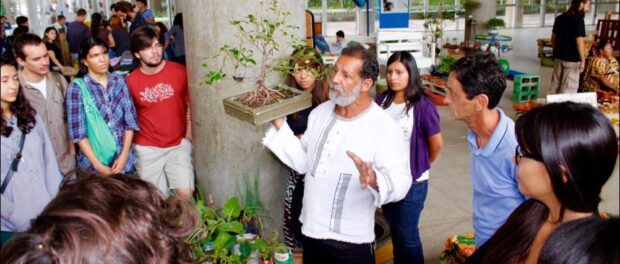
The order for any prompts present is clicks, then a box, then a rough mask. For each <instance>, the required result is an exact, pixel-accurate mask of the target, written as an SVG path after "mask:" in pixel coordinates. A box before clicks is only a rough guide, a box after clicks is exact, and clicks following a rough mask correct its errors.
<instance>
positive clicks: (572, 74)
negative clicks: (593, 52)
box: [548, 59, 580, 94]
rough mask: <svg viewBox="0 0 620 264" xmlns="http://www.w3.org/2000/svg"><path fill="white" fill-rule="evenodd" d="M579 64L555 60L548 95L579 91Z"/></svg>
mask: <svg viewBox="0 0 620 264" xmlns="http://www.w3.org/2000/svg"><path fill="white" fill-rule="evenodd" d="M579 63H580V62H571V61H563V60H560V59H555V60H554V61H553V75H551V88H550V89H549V93H548V94H557V93H560V94H564V93H576V92H577V90H578V89H579Z"/></svg>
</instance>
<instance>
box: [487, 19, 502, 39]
mask: <svg viewBox="0 0 620 264" xmlns="http://www.w3.org/2000/svg"><path fill="white" fill-rule="evenodd" d="M505 26H506V22H504V20H503V19H501V18H491V19H489V20H488V21H487V27H489V35H491V36H497V34H499V31H498V30H497V28H500V27H505Z"/></svg>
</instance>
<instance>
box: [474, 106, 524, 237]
mask: <svg viewBox="0 0 620 264" xmlns="http://www.w3.org/2000/svg"><path fill="white" fill-rule="evenodd" d="M497 111H498V113H499V115H500V118H499V124H498V125H497V127H496V128H495V131H493V135H491V138H490V139H489V142H488V143H487V144H486V145H485V146H484V147H483V148H478V145H477V144H476V135H475V134H474V133H473V132H472V131H471V130H470V131H469V132H468V134H467V140H468V141H469V148H470V149H471V151H472V155H471V182H472V186H473V189H474V194H473V199H472V203H473V209H474V219H473V224H474V231H475V233H476V246H477V247H480V246H482V244H484V243H485V242H486V241H487V240H488V239H489V238H490V237H491V236H492V235H493V233H495V231H496V230H497V229H498V228H499V227H500V226H501V225H502V224H504V222H505V221H506V218H508V216H509V215H510V213H512V211H513V210H514V209H515V208H517V206H519V205H520V204H521V203H522V202H523V201H525V197H524V196H523V195H522V194H521V193H520V192H519V188H518V186H517V178H516V174H515V171H516V165H515V164H514V163H513V162H512V158H513V157H514V154H515V148H516V146H517V140H516V137H515V127H514V126H515V124H514V122H513V121H512V120H511V119H510V118H508V117H507V116H506V114H504V111H502V110H501V109H499V108H497Z"/></svg>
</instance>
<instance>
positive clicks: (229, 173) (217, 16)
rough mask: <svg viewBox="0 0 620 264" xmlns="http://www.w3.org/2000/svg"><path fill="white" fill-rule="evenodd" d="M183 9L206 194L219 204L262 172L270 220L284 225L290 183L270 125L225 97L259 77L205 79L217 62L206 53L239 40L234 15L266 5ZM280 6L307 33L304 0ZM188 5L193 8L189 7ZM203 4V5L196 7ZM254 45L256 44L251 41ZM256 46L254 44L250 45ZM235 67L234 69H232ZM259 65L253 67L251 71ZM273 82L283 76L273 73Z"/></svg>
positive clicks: (193, 2)
mask: <svg viewBox="0 0 620 264" xmlns="http://www.w3.org/2000/svg"><path fill="white" fill-rule="evenodd" d="M180 2H183V5H178V6H177V8H178V10H182V11H183V22H184V35H185V51H186V57H187V70H188V77H189V86H190V96H191V114H192V131H193V135H194V166H195V169H196V176H197V179H198V183H199V184H200V185H201V187H202V188H203V190H204V191H205V192H204V193H205V195H208V194H212V195H213V199H214V202H215V203H216V205H222V203H223V202H224V201H225V199H227V198H228V197H229V196H232V195H239V194H240V188H241V177H242V175H243V174H247V175H249V176H251V177H253V176H254V175H255V174H257V173H258V174H259V177H260V195H261V198H262V202H263V203H264V205H265V206H266V208H267V209H268V210H269V213H270V216H271V218H270V219H266V220H267V221H266V222H267V223H265V224H266V225H267V226H271V227H274V228H278V230H280V228H279V227H280V226H281V224H282V212H283V210H282V208H283V198H284V187H285V184H286V181H287V177H288V170H287V169H285V168H284V167H283V165H281V164H280V163H279V162H278V161H277V158H275V156H273V155H272V154H271V152H269V150H267V149H266V148H264V147H263V146H262V145H261V138H262V137H263V136H264V134H265V131H266V130H267V128H268V125H262V126H253V125H251V124H249V123H246V122H242V121H239V120H238V119H235V118H233V117H230V116H228V115H226V114H225V113H224V106H223V103H222V99H224V98H226V97H229V96H233V95H238V94H241V93H243V92H246V91H250V90H251V89H253V88H254V83H253V82H251V81H244V82H240V83H237V82H235V81H233V80H224V81H221V82H219V83H216V84H214V85H205V84H201V82H202V78H203V77H204V76H205V74H206V73H207V70H206V69H204V68H203V67H202V66H201V65H202V64H203V63H205V62H206V63H209V64H213V63H215V61H214V60H213V59H206V58H207V57H210V56H212V55H214V54H216V53H217V51H218V49H219V48H220V47H221V46H222V45H224V44H235V45H236V43H237V40H236V39H235V38H234V35H235V34H236V29H234V28H233V27H232V26H231V25H230V24H229V21H230V20H232V19H239V18H242V17H244V16H246V15H247V14H248V13H249V12H257V10H260V7H261V5H260V3H259V1H244V2H243V4H239V3H236V4H232V3H228V2H226V3H224V2H222V1H217V0H209V1H205V0H182V1H179V0H177V4H180ZM279 6H280V7H281V8H283V9H284V10H286V11H289V12H291V13H292V15H291V16H290V18H289V20H288V23H289V24H292V25H296V26H298V27H299V30H298V31H297V32H290V31H289V33H294V34H296V35H297V36H298V37H299V38H300V39H303V36H304V32H305V28H304V27H305V15H304V11H305V10H304V7H305V1H303V0H287V1H280V3H279ZM186 7H187V8H186ZM190 7H200V8H190ZM248 47H250V46H248ZM250 48H251V47H250ZM291 52H292V48H291V47H286V46H281V47H280V51H279V52H276V53H277V56H278V57H284V56H288V55H289V54H290V53H291ZM229 70H230V69H229ZM257 71H258V69H255V68H252V69H249V70H248V71H247V72H248V73H250V74H251V73H254V72H257ZM273 77H274V78H271V79H270V80H269V81H268V82H271V83H274V82H277V81H282V80H278V78H281V77H280V76H277V78H275V76H273Z"/></svg>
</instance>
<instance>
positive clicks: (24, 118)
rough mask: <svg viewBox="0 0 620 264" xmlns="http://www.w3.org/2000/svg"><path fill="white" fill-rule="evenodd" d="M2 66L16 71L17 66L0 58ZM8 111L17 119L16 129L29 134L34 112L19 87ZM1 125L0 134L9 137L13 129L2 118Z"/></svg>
mask: <svg viewBox="0 0 620 264" xmlns="http://www.w3.org/2000/svg"><path fill="white" fill-rule="evenodd" d="M3 66H11V67H15V69H17V65H16V63H15V61H14V60H9V59H8V58H6V57H4V56H2V57H0V67H3ZM9 109H10V110H11V113H12V114H13V115H14V116H15V117H16V118H17V127H18V128H19V130H21V131H22V133H24V134H28V133H30V131H31V130H32V128H33V127H34V126H35V124H36V123H37V121H36V119H35V115H36V111H35V110H34V108H32V106H30V102H28V99H26V96H24V92H23V90H22V89H21V87H19V88H18V91H17V98H16V99H15V102H12V103H11V104H9ZM0 119H1V120H2V121H1V122H2V123H1V124H0V134H2V136H4V137H9V136H10V135H11V133H12V132H13V127H11V126H9V125H8V124H7V121H6V120H4V118H0Z"/></svg>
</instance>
